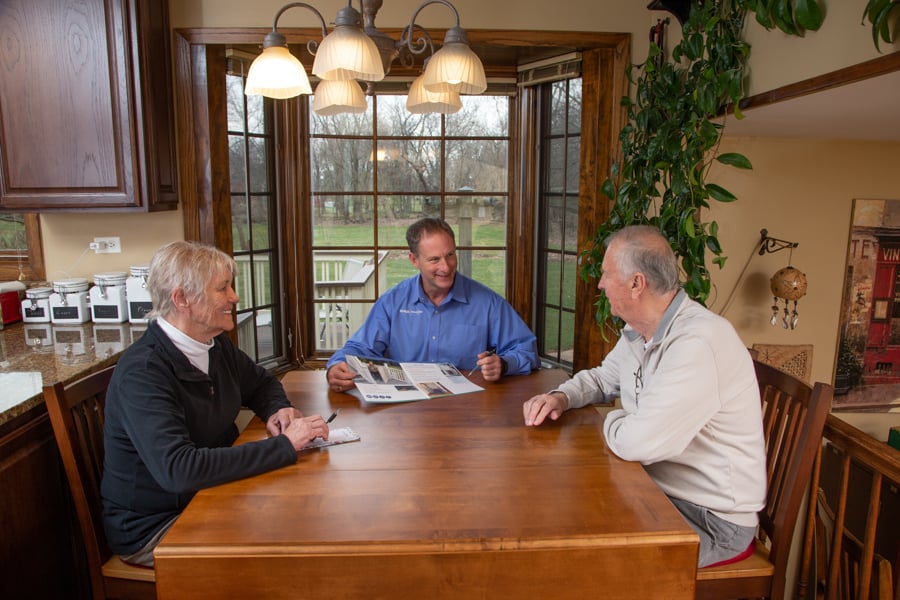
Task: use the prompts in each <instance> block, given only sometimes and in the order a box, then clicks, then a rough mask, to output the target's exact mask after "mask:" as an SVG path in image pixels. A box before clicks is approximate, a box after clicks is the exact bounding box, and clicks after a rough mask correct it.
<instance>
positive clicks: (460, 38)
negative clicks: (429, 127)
mask: <svg viewBox="0 0 900 600" xmlns="http://www.w3.org/2000/svg"><path fill="white" fill-rule="evenodd" d="M351 4H352V0H347V6H345V7H343V8H341V9H340V10H339V11H338V14H337V17H336V18H335V20H334V29H333V30H332V31H331V33H328V31H327V28H326V25H325V19H324V18H323V17H322V14H321V13H320V12H319V11H318V10H317V9H316V8H315V7H313V6H311V5H309V4H306V3H304V2H291V3H289V4H285V5H284V6H282V7H281V8H280V9H279V10H278V12H277V13H276V14H275V20H274V22H273V24H272V31H271V32H270V33H268V34H267V35H266V37H265V40H264V41H263V51H262V54H260V55H259V56H258V57H256V59H255V60H254V61H253V63H252V64H251V65H250V71H249V73H248V74H247V84H246V87H245V88H244V93H245V94H247V95H248V96H249V95H262V96H266V97H268V98H278V99H283V98H292V97H294V96H298V95H300V94H312V93H313V92H312V87H311V86H310V83H309V78H308V76H307V75H306V70H305V69H304V67H303V65H302V64H301V63H300V61H299V60H298V59H297V58H296V57H295V56H294V55H293V54H291V53H290V51H289V50H288V47H287V40H286V39H285V37H284V35H282V34H281V33H279V32H278V19H279V18H280V17H281V15H282V14H284V12H285V11H287V10H288V9H291V8H295V7H302V8H306V9H308V10H309V11H311V12H312V13H314V14H315V15H316V17H317V18H318V20H319V22H320V24H321V26H322V41H321V42H318V41H316V40H310V41H309V42H307V44H306V47H307V50H309V52H310V54H312V55H313V56H314V57H315V58H314V61H313V65H312V74H313V75H315V76H316V77H318V78H319V80H320V81H319V83H318V85H317V86H316V91H315V94H314V97H313V111H315V112H316V114H319V115H336V114H341V113H359V112H365V110H366V109H367V104H366V99H365V95H364V94H369V95H371V94H372V93H374V82H376V81H381V80H382V79H384V77H385V75H386V74H387V73H388V72H389V71H390V68H391V64H392V63H393V62H394V60H395V59H396V58H397V57H398V56H401V55H402V56H403V59H402V60H403V61H404V62H406V63H407V64H409V65H411V64H412V62H413V59H414V57H415V56H416V55H422V54H425V53H426V52H428V55H427V56H426V57H425V60H424V63H423V72H422V74H421V75H419V76H418V77H417V78H416V79H415V80H414V81H413V82H412V85H411V86H410V90H409V94H408V96H407V102H406V108H407V110H409V111H410V112H412V113H429V112H436V113H442V114H452V113H454V112H456V111H458V110H459V109H460V108H461V107H462V102H461V100H460V94H480V93H482V92H484V90H486V89H487V79H486V77H485V74H484V66H483V65H482V64H481V60H480V59H479V58H478V56H477V55H476V54H475V53H474V52H473V51H472V49H471V48H470V47H469V40H468V36H467V35H466V31H465V30H464V29H462V28H461V27H460V26H459V12H458V11H457V10H456V8H455V7H454V6H453V5H452V4H451V3H450V2H448V1H447V0H426V1H425V2H423V3H422V4H421V5H420V6H419V7H418V8H417V9H416V10H415V12H413V14H412V17H411V18H410V21H409V25H408V26H407V27H406V28H405V29H403V31H402V33H401V36H400V39H399V40H397V41H395V40H394V39H392V38H391V37H390V36H388V35H387V34H385V33H383V32H381V31H379V30H378V29H377V28H376V27H375V15H376V14H377V13H378V10H379V9H380V8H381V5H382V0H359V6H360V10H356V9H355V8H353V6H352V5H351ZM431 4H442V5H444V6H446V7H447V8H448V9H450V11H451V12H452V13H453V16H454V17H455V18H456V26H455V27H452V28H451V29H448V30H447V33H446V34H445V36H444V43H443V45H442V46H441V47H440V48H439V49H438V50H437V51H435V50H434V43H433V41H432V38H431V36H430V35H429V34H428V32H427V31H426V30H425V29H424V28H423V27H421V26H419V25H417V24H416V18H417V17H418V15H419V13H420V12H421V11H422V9H424V8H425V7H426V6H429V5H431ZM363 15H364V16H365V18H363ZM363 23H365V24H363ZM360 82H366V90H365V92H364V91H363V89H362V87H361V85H360Z"/></svg>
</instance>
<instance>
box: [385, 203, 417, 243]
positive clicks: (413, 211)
mask: <svg viewBox="0 0 900 600" xmlns="http://www.w3.org/2000/svg"><path fill="white" fill-rule="evenodd" d="M424 205H425V202H424V197H423V196H413V195H407V194H388V195H379V196H378V245H379V246H402V247H404V248H405V247H406V228H407V227H409V225H410V223H412V221H413V220H415V219H416V218H418V216H419V214H421V212H422V209H423V207H424Z"/></svg>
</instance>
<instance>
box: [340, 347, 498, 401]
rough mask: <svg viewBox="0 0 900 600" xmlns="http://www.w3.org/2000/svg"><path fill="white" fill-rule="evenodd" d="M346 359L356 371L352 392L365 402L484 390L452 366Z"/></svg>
mask: <svg viewBox="0 0 900 600" xmlns="http://www.w3.org/2000/svg"><path fill="white" fill-rule="evenodd" d="M346 359H347V365H348V366H349V367H350V368H351V369H353V371H355V372H356V379H355V380H354V381H355V383H356V388H355V389H354V390H351V392H350V393H351V394H353V395H355V396H357V397H358V398H360V399H361V400H364V401H365V402H373V403H388V402H413V401H415V400H427V399H429V398H438V397H441V396H455V395H457V394H468V393H470V392H479V391H481V390H483V389H484V388H483V387H481V386H478V385H475V384H474V383H472V382H471V381H469V380H468V379H467V378H466V376H465V375H463V374H462V373H461V372H460V371H459V369H457V368H456V367H455V366H453V365H452V364H450V363H398V362H396V361H392V360H389V359H385V358H364V357H361V356H351V355H348V356H347V357H346Z"/></svg>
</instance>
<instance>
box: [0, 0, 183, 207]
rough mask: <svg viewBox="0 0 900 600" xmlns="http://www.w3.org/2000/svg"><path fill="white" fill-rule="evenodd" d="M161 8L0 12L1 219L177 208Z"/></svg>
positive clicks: (44, 7) (58, 2) (6, 4)
mask: <svg viewBox="0 0 900 600" xmlns="http://www.w3.org/2000/svg"><path fill="white" fill-rule="evenodd" d="M169 35H170V32H169V23H168V3H167V2H160V1H159V0H41V1H40V2H35V1H34V0H3V2H0V211H16V212H36V211H50V210H71V209H78V210H85V209H88V210H95V211H158V210H173V209H175V208H176V207H177V195H176V166H175V165H176V163H175V139H174V135H175V132H174V116H173V100H172V98H173V96H172V77H171V50H170V42H169Z"/></svg>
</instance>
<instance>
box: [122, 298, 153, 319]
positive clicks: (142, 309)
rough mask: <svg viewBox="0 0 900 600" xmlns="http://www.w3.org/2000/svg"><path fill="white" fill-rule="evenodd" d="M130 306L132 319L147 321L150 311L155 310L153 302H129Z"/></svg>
mask: <svg viewBox="0 0 900 600" xmlns="http://www.w3.org/2000/svg"><path fill="white" fill-rule="evenodd" d="M128 306H129V308H130V310H131V318H132V319H146V318H147V315H148V314H149V313H150V311H151V310H153V303H152V302H129V303H128Z"/></svg>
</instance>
